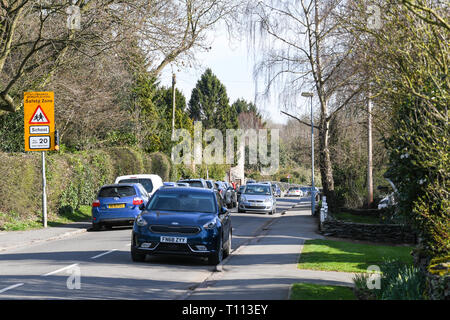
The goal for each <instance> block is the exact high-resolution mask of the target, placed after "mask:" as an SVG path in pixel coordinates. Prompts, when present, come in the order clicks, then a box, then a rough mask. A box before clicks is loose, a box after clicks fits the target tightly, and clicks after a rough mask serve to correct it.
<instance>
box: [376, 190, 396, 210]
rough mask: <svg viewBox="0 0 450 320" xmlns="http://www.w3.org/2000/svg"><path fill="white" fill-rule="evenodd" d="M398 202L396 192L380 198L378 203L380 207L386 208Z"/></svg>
mask: <svg viewBox="0 0 450 320" xmlns="http://www.w3.org/2000/svg"><path fill="white" fill-rule="evenodd" d="M395 204H396V201H395V198H394V193H391V194H389V195H388V196H386V197H384V198H383V199H381V200H380V202H379V203H378V209H386V208H389V207H391V206H394V205H395Z"/></svg>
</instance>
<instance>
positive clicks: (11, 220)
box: [0, 206, 91, 231]
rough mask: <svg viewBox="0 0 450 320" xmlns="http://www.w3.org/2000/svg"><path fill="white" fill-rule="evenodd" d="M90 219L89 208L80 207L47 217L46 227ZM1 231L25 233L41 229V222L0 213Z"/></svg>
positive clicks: (34, 218)
mask: <svg viewBox="0 0 450 320" xmlns="http://www.w3.org/2000/svg"><path fill="white" fill-rule="evenodd" d="M90 219H91V206H81V207H80V209H77V210H73V212H70V213H64V214H63V215H56V216H53V215H52V216H49V217H48V221H47V225H48V226H49V227H57V226H60V225H63V224H68V223H72V222H80V221H87V220H90ZM0 220H1V221H2V223H1V224H0V230H1V231H25V230H32V229H40V228H42V220H40V219H39V220H36V217H35V216H34V217H30V218H29V219H24V220H21V219H20V216H19V215H15V214H9V215H6V214H4V213H1V212H0Z"/></svg>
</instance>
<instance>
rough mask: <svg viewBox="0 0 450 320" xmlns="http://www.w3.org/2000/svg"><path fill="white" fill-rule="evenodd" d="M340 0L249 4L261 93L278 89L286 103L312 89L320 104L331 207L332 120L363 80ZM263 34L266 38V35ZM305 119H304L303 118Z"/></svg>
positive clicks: (322, 164) (321, 146)
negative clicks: (258, 52)
mask: <svg viewBox="0 0 450 320" xmlns="http://www.w3.org/2000/svg"><path fill="white" fill-rule="evenodd" d="M341 7H342V1H339V0H326V1H318V0H311V1H306V0H301V1H294V2H286V1H271V0H266V1H258V2H257V3H256V4H255V5H250V6H249V8H248V14H249V17H250V18H249V22H248V25H247V28H248V29H249V30H250V32H249V35H250V37H251V38H252V40H254V39H256V35H259V36H260V38H261V43H260V46H257V45H256V41H253V43H255V45H254V47H255V48H258V50H259V48H260V47H261V46H262V47H263V48H264V54H263V56H262V58H261V61H260V62H259V63H258V64H257V65H256V68H255V73H256V78H259V77H261V78H263V79H264V80H265V82H266V90H265V93H266V94H267V95H268V94H269V93H270V92H271V91H272V90H274V89H279V90H280V92H281V94H280V95H281V96H282V98H283V99H284V101H285V102H286V105H287V106H290V108H291V109H292V108H296V107H298V106H297V102H298V101H301V100H299V98H298V97H299V94H300V93H301V92H302V91H310V90H311V89H313V91H314V96H315V102H316V103H317V104H318V111H319V115H320V116H319V123H318V124H317V128H318V131H319V167H320V173H321V179H322V185H323V189H324V193H325V194H326V195H327V199H328V200H329V205H330V209H331V210H333V209H334V207H335V205H334V199H335V197H334V188H335V187H334V179H333V169H332V162H331V158H330V146H329V135H330V122H331V120H332V119H333V117H334V116H335V115H336V114H337V113H338V112H339V111H341V110H342V109H344V108H346V107H347V106H348V105H349V104H351V103H358V100H360V98H361V92H362V91H363V89H364V87H365V84H366V81H365V79H364V77H363V76H362V73H361V72H360V71H361V70H360V69H358V68H357V65H355V64H354V59H355V56H356V55H357V52H355V50H354V46H355V37H349V36H348V34H349V33H348V32H347V31H346V30H345V29H343V28H342V27H341V22H340V20H339V18H338V16H337V13H339V11H340V10H341ZM265 39H267V41H264V40H265ZM304 124H306V123H304Z"/></svg>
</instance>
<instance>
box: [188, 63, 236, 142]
mask: <svg viewBox="0 0 450 320" xmlns="http://www.w3.org/2000/svg"><path fill="white" fill-rule="evenodd" d="M188 112H189V116H190V117H191V119H193V120H194V121H202V124H203V128H205V129H218V130H220V131H222V133H223V134H225V133H226V129H237V128H238V119H237V113H236V110H235V109H234V107H232V106H230V104H229V99H228V95H227V90H226V88H225V86H224V85H223V84H222V83H221V82H220V80H219V79H218V78H217V77H216V76H215V75H214V74H213V73H212V71H211V69H209V68H208V69H206V71H205V72H204V73H203V74H202V76H201V78H200V80H199V81H198V82H197V85H196V86H195V88H194V89H193V90H192V94H191V99H190V100H189V108H188ZM224 136H225V135H224Z"/></svg>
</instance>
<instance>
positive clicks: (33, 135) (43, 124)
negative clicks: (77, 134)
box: [23, 92, 55, 151]
mask: <svg viewBox="0 0 450 320" xmlns="http://www.w3.org/2000/svg"><path fill="white" fill-rule="evenodd" d="M23 106H24V108H23V112H24V118H23V119H24V130H25V132H24V137H25V151H51V150H55V94H54V92H25V93H24V97H23Z"/></svg>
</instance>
